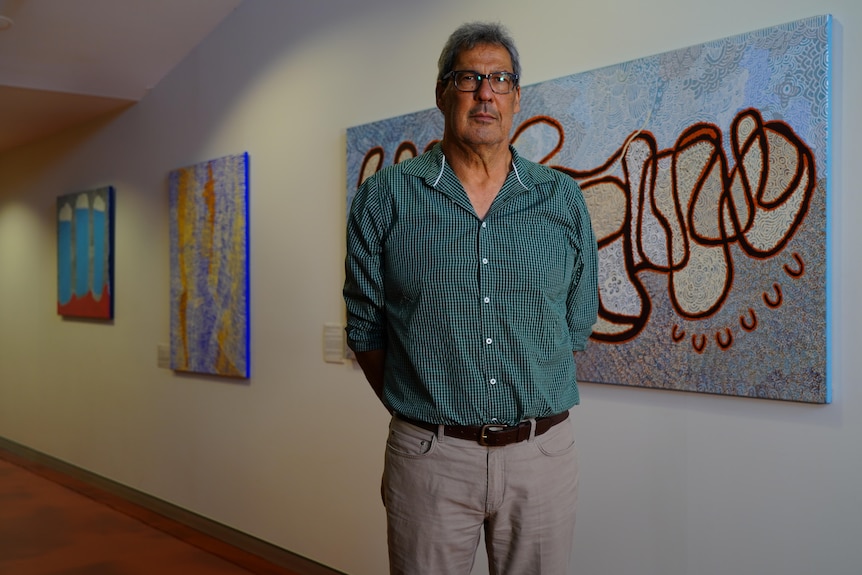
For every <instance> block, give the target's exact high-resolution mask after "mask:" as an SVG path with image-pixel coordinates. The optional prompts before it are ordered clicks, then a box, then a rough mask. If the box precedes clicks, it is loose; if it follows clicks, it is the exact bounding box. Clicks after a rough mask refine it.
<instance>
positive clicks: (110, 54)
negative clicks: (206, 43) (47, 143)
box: [0, 0, 242, 153]
mask: <svg viewBox="0 0 862 575" xmlns="http://www.w3.org/2000/svg"><path fill="white" fill-rule="evenodd" d="M241 2H242V0H0V153H2V152H4V151H6V150H9V149H11V148H14V147H16V146H20V145H22V144H26V143H28V142H32V141H35V140H38V139H39V138H43V137H45V136H48V135H51V134H53V133H56V132H59V131H61V130H64V129H66V128H69V127H71V126H74V125H77V124H81V123H83V122H86V121H88V120H92V119H94V118H96V117H98V116H101V115H104V114H108V113H111V112H114V111H117V110H120V109H122V108H124V107H127V106H130V105H132V104H134V103H135V102H137V101H138V100H140V99H141V98H143V97H144V96H145V95H146V94H147V92H148V91H149V90H150V89H152V88H153V87H155V85H156V84H158V83H159V81H160V80H161V79H162V78H164V77H165V75H167V73H168V72H170V70H171V69H173V67H174V66H175V65H177V64H178V63H179V62H180V61H181V60H183V58H185V57H186V55H187V54H188V53H189V52H191V50H192V49H194V47H195V46H197V45H198V44H199V43H200V42H201V41H202V40H203V39H204V38H205V37H206V36H207V35H208V34H209V33H210V32H211V31H212V30H214V29H215V27H216V26H217V25H218V24H219V22H221V21H222V20H223V19H224V18H225V17H226V16H227V15H228V14H230V13H231V12H232V11H233V10H234V9H235V8H236V7H237V6H238V5H239V4H240V3H241ZM3 16H5V17H7V18H8V19H10V20H11V21H12V26H11V27H9V28H7V29H5V30H3V29H2V28H3V24H4V19H3V18H2V17H3Z"/></svg>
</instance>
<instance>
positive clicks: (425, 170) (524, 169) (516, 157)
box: [404, 142, 553, 190]
mask: <svg viewBox="0 0 862 575" xmlns="http://www.w3.org/2000/svg"><path fill="white" fill-rule="evenodd" d="M509 151H510V152H512V165H513V170H512V172H513V173H512V177H514V178H515V181H516V182H519V184H520V187H523V188H524V189H526V190H534V189H535V187H536V185H538V184H541V183H544V182H549V181H551V180H552V179H553V177H552V176H551V174H550V173H548V172H547V170H542V169H539V164H536V163H535V162H531V161H529V160H526V159H524V158H522V157H521V156H520V154H518V151H517V150H516V149H515V147H514V146H512V145H511V144H510V145H509ZM445 170H449V171H451V170H452V168H451V167H450V166H449V165H448V164H447V163H446V158H445V156H444V155H443V148H442V146H441V144H440V142H437V143H436V144H434V146H433V147H432V148H431V150H430V151H429V152H428V153H427V154H422V155H421V156H419V157H417V158H416V161H413V162H409V163H408V165H406V166H405V167H404V173H405V174H410V175H414V176H418V177H420V178H422V179H424V180H425V183H427V184H428V185H429V186H430V187H432V188H433V187H435V183H438V182H439V181H440V179H441V177H440V176H441V174H442V173H443V171H445Z"/></svg>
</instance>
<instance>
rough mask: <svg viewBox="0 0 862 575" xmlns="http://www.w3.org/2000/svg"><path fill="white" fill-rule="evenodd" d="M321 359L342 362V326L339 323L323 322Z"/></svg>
mask: <svg viewBox="0 0 862 575" xmlns="http://www.w3.org/2000/svg"><path fill="white" fill-rule="evenodd" d="M323 361H325V362H327V363H344V326H343V325H341V324H339V323H326V324H323Z"/></svg>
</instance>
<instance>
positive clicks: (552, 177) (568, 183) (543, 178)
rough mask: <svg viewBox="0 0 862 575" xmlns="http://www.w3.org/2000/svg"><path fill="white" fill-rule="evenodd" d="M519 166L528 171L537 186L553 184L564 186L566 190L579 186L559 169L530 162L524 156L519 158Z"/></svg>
mask: <svg viewBox="0 0 862 575" xmlns="http://www.w3.org/2000/svg"><path fill="white" fill-rule="evenodd" d="M518 166H519V167H522V168H524V169H525V170H526V172H527V174H528V175H529V177H530V179H532V181H533V183H535V184H536V185H537V186H538V185H543V184H545V185H547V184H551V185H553V186H555V187H559V186H560V185H562V186H564V187H566V188H569V187H571V188H577V185H578V184H577V182H576V181H575V180H574V178H572V177H571V176H570V175H569V174H567V173H565V172H564V171H562V170H559V169H557V168H553V167H551V166H547V165H545V164H540V163H538V162H534V161H532V160H528V159H527V158H524V157H523V156H520V157H519V158H518Z"/></svg>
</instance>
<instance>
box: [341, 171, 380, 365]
mask: <svg viewBox="0 0 862 575" xmlns="http://www.w3.org/2000/svg"><path fill="white" fill-rule="evenodd" d="M383 234H384V226H383V224H382V213H381V210H380V198H379V189H378V186H377V182H376V178H374V177H371V178H368V179H367V180H366V181H365V182H364V183H363V184H362V186H360V188H359V190H358V191H357V192H356V195H355V197H354V199H353V203H352V204H351V207H350V213H349V214H348V217H347V257H346V259H345V264H344V268H345V280H344V289H343V295H344V301H345V303H346V304H347V327H346V329H345V331H346V333H347V344H348V345H349V346H350V349H352V350H353V351H357V352H363V351H371V350H375V349H384V348H385V347H386V307H385V299H386V298H385V291H384V278H383Z"/></svg>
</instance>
